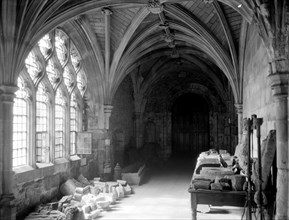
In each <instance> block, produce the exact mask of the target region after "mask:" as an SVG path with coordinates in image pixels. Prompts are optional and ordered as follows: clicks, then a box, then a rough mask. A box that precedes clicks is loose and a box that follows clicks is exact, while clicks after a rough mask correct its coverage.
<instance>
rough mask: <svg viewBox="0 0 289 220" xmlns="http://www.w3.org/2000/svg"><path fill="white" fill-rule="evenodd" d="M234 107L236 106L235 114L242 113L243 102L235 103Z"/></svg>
mask: <svg viewBox="0 0 289 220" xmlns="http://www.w3.org/2000/svg"><path fill="white" fill-rule="evenodd" d="M235 108H236V111H237V114H242V113H243V104H242V103H236V104H235Z"/></svg>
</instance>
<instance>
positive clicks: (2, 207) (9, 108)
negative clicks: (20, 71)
mask: <svg viewBox="0 0 289 220" xmlns="http://www.w3.org/2000/svg"><path fill="white" fill-rule="evenodd" d="M17 89H18V88H17V87H16V86H1V87H0V90H1V92H2V94H1V104H2V110H3V111H2V115H1V117H2V125H3V127H2V129H3V130H2V143H3V145H2V146H1V148H2V149H1V151H2V154H0V155H1V156H2V158H1V161H2V172H1V179H2V196H1V199H0V219H5V220H6V219H7V220H12V219H16V207H15V204H14V199H15V197H14V194H13V186H14V179H13V175H14V172H13V170H12V154H13V101H14V97H15V94H14V93H15V92H16V91H17Z"/></svg>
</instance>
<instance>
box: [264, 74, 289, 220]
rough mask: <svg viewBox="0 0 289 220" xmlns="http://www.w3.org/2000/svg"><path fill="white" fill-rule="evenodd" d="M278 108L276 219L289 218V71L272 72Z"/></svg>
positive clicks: (271, 83)
mask: <svg viewBox="0 0 289 220" xmlns="http://www.w3.org/2000/svg"><path fill="white" fill-rule="evenodd" d="M268 79H269V82H270V85H271V89H272V95H273V98H274V101H275V106H276V107H275V110H276V113H275V115H276V156H277V169H278V170H277V187H276V188H277V195H276V216H275V219H276V220H279V219H280V220H281V219H288V217H289V216H288V213H287V212H288V181H289V179H288V122H287V120H288V100H287V98H288V79H289V74H288V73H277V74H270V75H269V77H268Z"/></svg>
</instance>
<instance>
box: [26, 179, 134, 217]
mask: <svg viewBox="0 0 289 220" xmlns="http://www.w3.org/2000/svg"><path fill="white" fill-rule="evenodd" d="M60 192H61V194H62V195H63V197H62V198H61V199H60V200H59V201H57V202H52V203H48V204H44V205H40V206H38V207H37V208H36V209H35V211H34V212H32V213H30V214H29V215H28V216H27V217H26V218H25V220H32V219H33V220H36V219H41V220H76V219H77V220H87V219H95V218H96V217H98V216H99V215H100V213H101V212H102V211H104V210H108V209H110V207H111V206H113V204H115V202H116V201H117V200H118V199H121V198H123V197H125V196H126V195H129V194H131V193H132V188H131V187H130V185H129V184H128V183H127V182H126V181H124V180H117V181H111V182H107V181H106V182H105V181H101V179H100V178H94V179H93V180H91V181H88V180H87V179H86V178H85V177H83V176H82V175H80V176H79V177H78V178H77V180H76V179H73V178H72V179H68V180H67V181H66V182H64V183H63V184H62V185H61V186H60Z"/></svg>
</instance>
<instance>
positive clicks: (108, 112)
mask: <svg viewBox="0 0 289 220" xmlns="http://www.w3.org/2000/svg"><path fill="white" fill-rule="evenodd" d="M112 109H113V106H112V105H104V120H105V129H106V134H105V140H104V148H105V149H104V150H105V162H104V175H105V178H108V179H109V177H110V175H111V147H112V145H111V134H110V131H109V119H110V116H111V112H112Z"/></svg>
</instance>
